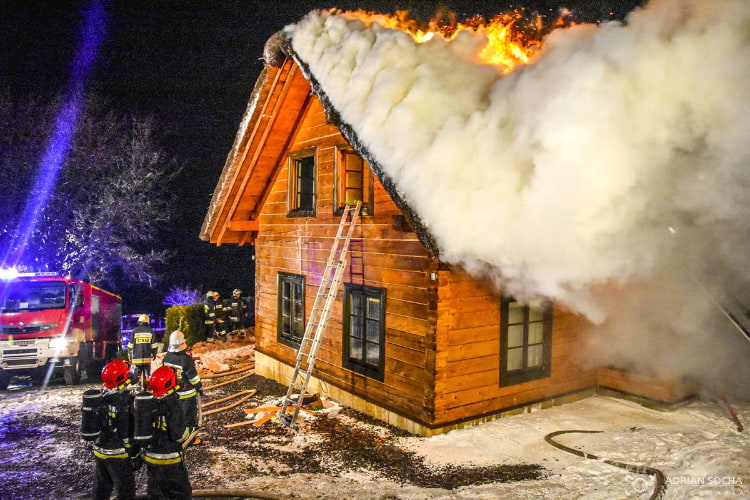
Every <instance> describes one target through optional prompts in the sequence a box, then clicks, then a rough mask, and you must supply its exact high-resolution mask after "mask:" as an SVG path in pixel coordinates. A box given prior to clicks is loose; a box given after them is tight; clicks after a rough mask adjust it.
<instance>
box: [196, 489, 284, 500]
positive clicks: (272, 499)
mask: <svg viewBox="0 0 750 500" xmlns="http://www.w3.org/2000/svg"><path fill="white" fill-rule="evenodd" d="M193 498H245V499H258V500H284V499H288V498H290V497H286V496H283V497H282V496H279V495H271V494H269V493H263V492H261V491H254V490H226V489H216V490H193Z"/></svg>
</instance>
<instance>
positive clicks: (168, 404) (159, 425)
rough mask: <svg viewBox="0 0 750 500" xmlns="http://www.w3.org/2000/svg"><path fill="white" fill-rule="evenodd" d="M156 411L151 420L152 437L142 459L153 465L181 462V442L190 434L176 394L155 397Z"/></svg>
mask: <svg viewBox="0 0 750 500" xmlns="http://www.w3.org/2000/svg"><path fill="white" fill-rule="evenodd" d="M155 401H156V411H155V412H154V417H153V420H152V422H151V425H152V427H153V431H154V432H153V437H152V438H151V440H150V441H149V443H148V445H147V446H146V449H145V451H144V456H143V459H144V460H145V461H146V462H148V463H150V464H155V465H169V464H176V463H179V462H182V442H183V441H185V440H186V439H187V438H188V436H189V435H190V433H189V431H188V429H187V427H186V425H185V416H184V415H183V414H182V409H180V404H179V399H178V396H177V394H175V393H172V394H169V395H167V396H163V397H160V398H155Z"/></svg>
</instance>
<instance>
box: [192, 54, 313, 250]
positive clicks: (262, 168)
mask: <svg viewBox="0 0 750 500" xmlns="http://www.w3.org/2000/svg"><path fill="white" fill-rule="evenodd" d="M311 99H312V96H311V94H310V84H309V83H308V82H307V80H306V79H305V78H304V76H303V75H302V72H301V71H300V70H299V67H298V66H297V65H296V64H295V63H294V62H293V61H292V60H291V59H286V60H285V61H284V62H283V64H281V66H280V67H274V66H270V65H266V66H265V68H264V70H263V72H262V73H261V75H260V77H259V78H258V81H257V83H256V86H255V89H254V91H253V95H252V98H251V101H250V105H249V106H248V111H247V112H246V114H245V117H244V119H243V126H244V129H241V132H240V133H239V134H238V135H237V138H236V139H235V144H234V146H233V148H232V151H231V152H230V154H229V156H228V158H227V162H226V164H225V166H224V171H223V173H222V176H221V178H220V179H219V183H218V185H217V187H216V190H215V191H214V195H213V199H212V200H211V206H210V208H209V211H208V213H207V215H206V219H205V221H204V224H203V227H202V229H201V233H200V237H201V239H203V240H207V241H209V242H211V243H214V244H216V245H222V244H225V243H234V244H240V245H242V244H245V243H253V242H254V241H255V237H256V236H257V232H258V219H257V217H258V214H259V212H260V210H261V207H262V206H263V203H264V201H265V199H266V197H267V196H268V190H269V187H270V185H271V183H272V180H273V178H274V176H275V175H276V170H277V169H278V168H279V166H280V165H282V164H283V163H284V162H283V161H282V159H283V158H285V157H286V155H287V153H288V149H289V145H290V144H289V143H290V139H291V138H292V137H293V136H294V131H295V130H296V128H297V127H298V126H299V121H300V119H301V117H302V116H303V115H304V110H305V109H306V108H307V106H309V103H310V100H311Z"/></svg>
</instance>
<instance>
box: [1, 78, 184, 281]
mask: <svg viewBox="0 0 750 500" xmlns="http://www.w3.org/2000/svg"><path fill="white" fill-rule="evenodd" d="M65 104H66V103H65V100H64V99H63V98H60V97H58V98H56V99H54V100H51V101H44V100H43V99H41V98H38V97H31V98H29V97H27V98H20V99H19V98H14V96H12V95H11V93H10V92H9V91H8V90H4V89H2V88H0V193H1V194H0V251H2V252H3V255H4V262H3V263H2V264H3V265H6V266H7V265H11V264H14V265H21V266H23V267H25V268H27V269H30V270H50V271H58V272H63V273H68V274H71V275H73V276H76V277H80V278H86V279H89V280H90V281H91V282H93V283H97V284H102V285H105V284H109V285H111V284H114V283H115V282H119V283H122V282H126V283H127V282H130V283H144V284H147V285H149V286H153V285H154V284H155V283H156V282H157V281H158V278H159V276H158V272H157V268H158V266H159V264H161V263H163V262H164V261H165V260H166V258H167V257H168V254H167V252H166V251H165V250H164V249H163V248H161V245H160V238H159V234H160V232H161V231H164V230H165V229H166V228H167V227H168V224H169V222H170V219H171V211H170V206H171V203H172V202H173V199H172V196H171V195H170V191H169V186H170V182H171V181H172V179H173V176H174V175H175V174H177V172H178V167H177V166H176V162H175V161H173V160H172V159H170V158H167V157H166V155H165V154H164V153H163V152H162V151H161V150H160V149H159V147H158V146H157V143H156V139H155V138H154V126H153V122H152V121H151V120H149V119H142V118H137V117H132V116H122V115H117V114H115V113H113V112H111V111H107V110H106V106H105V105H104V104H103V103H102V102H101V101H100V100H98V99H96V98H89V99H87V100H86V101H85V106H84V108H83V110H82V112H80V113H79V114H78V115H77V117H76V120H75V122H74V123H67V124H66V123H63V124H62V125H61V121H60V119H59V116H60V113H62V112H63V110H64V108H65ZM61 126H67V127H69V130H67V131H66V134H65V137H66V138H67V139H68V141H69V143H68V144H67V149H66V152H65V154H64V155H62V160H61V162H60V164H59V165H49V164H45V163H48V162H46V161H45V160H44V159H45V158H47V157H48V156H49V155H47V154H46V150H48V149H49V148H51V147H56V146H55V145H53V144H51V143H52V142H53V139H52V138H53V136H55V127H57V128H58V129H59V127H61ZM57 135H58V136H59V135H60V134H57ZM57 147H59V146H57ZM55 169H56V170H55ZM45 176H48V177H47V178H53V179H54V181H55V182H54V185H53V186H52V188H51V189H50V190H49V192H48V193H47V195H48V196H46V197H44V196H43V195H44V194H45V193H44V190H42V189H40V188H38V187H37V186H39V185H40V180H42V181H43V180H44V179H45ZM29 207H32V208H35V209H36V215H37V216H36V217H34V218H30V217H28V213H29ZM25 232H26V233H28V235H27V236H26V237H25V238H24V237H23V235H24V233H25Z"/></svg>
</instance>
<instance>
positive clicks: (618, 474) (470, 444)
mask: <svg viewBox="0 0 750 500" xmlns="http://www.w3.org/2000/svg"><path fill="white" fill-rule="evenodd" d="M733 407H734V409H735V411H736V412H737V413H738V415H740V419H741V420H742V422H745V423H746V422H747V421H748V417H750V404H749V403H748V402H743V403H741V404H735V405H734V406H733ZM724 408H725V407H723V406H720V404H719V403H718V402H717V403H715V402H709V401H695V402H691V403H689V404H687V405H685V406H684V407H682V408H679V409H677V410H674V411H668V412H666V411H657V410H652V409H648V408H645V407H643V406H641V405H638V404H636V403H633V402H630V401H625V400H620V399H614V398H609V397H592V398H588V399H585V400H582V401H579V402H575V403H571V404H567V405H564V406H560V407H556V408H550V409H545V410H541V411H538V412H535V413H531V414H522V415H516V416H512V417H508V418H504V419H500V420H496V421H493V422H489V423H485V424H482V425H479V426H476V427H472V428H469V429H462V430H457V431H452V432H449V433H447V434H444V435H439V436H434V437H432V438H429V439H415V438H407V439H404V440H402V443H401V444H402V445H403V446H406V447H410V448H413V449H414V450H415V451H416V452H418V453H419V454H421V455H423V456H425V457H426V458H427V459H428V460H429V461H431V462H434V463H452V464H459V463H463V464H465V463H474V464H477V465H486V464H492V463H503V462H507V463H517V462H521V461H526V462H532V463H538V464H541V465H542V466H544V467H545V468H546V469H547V470H549V471H550V476H549V478H548V479H547V480H545V481H534V482H526V483H524V484H523V485H519V484H517V483H509V484H499V485H491V486H489V487H488V486H483V487H472V488H471V490H472V491H473V492H475V493H480V492H481V491H485V492H486V493H487V494H489V495H490V497H486V498H504V497H506V496H511V495H512V496H513V497H515V498H601V499H610V498H639V497H643V498H646V497H647V495H645V496H644V495H638V493H639V492H646V493H648V494H650V492H651V491H652V481H651V479H650V478H649V477H648V476H641V475H638V474H634V473H632V472H628V471H625V470H621V469H618V468H616V467H614V466H611V465H608V464H605V463H603V462H601V461H595V460H586V459H583V458H580V457H577V456H575V455H572V454H569V453H566V452H563V451H561V450H558V449H556V448H553V447H552V446H550V445H549V444H548V443H546V442H545V441H544V436H545V435H547V434H548V433H550V432H554V431H558V430H567V429H570V430H573V429H577V430H597V431H602V432H601V433H598V434H566V435H562V436H558V437H557V438H556V440H557V441H558V442H560V443H562V444H564V445H566V446H569V447H572V448H576V449H580V450H582V451H585V452H587V453H591V454H594V455H598V456H599V457H601V458H603V459H610V460H616V461H619V462H624V463H628V464H633V465H642V466H650V467H654V468H657V469H659V470H661V471H662V472H663V473H664V474H665V475H666V476H667V481H668V487H667V496H666V498H717V497H725V496H726V497H734V498H750V435H748V433H747V432H742V433H740V432H738V431H737V429H736V426H735V425H734V423H733V421H732V419H731V417H730V416H729V413H728V412H727V411H726V410H725V409H724ZM643 479H646V480H647V482H646V483H644V482H643ZM646 485H648V487H647V488H646ZM492 495H495V497H493V496H492Z"/></svg>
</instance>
